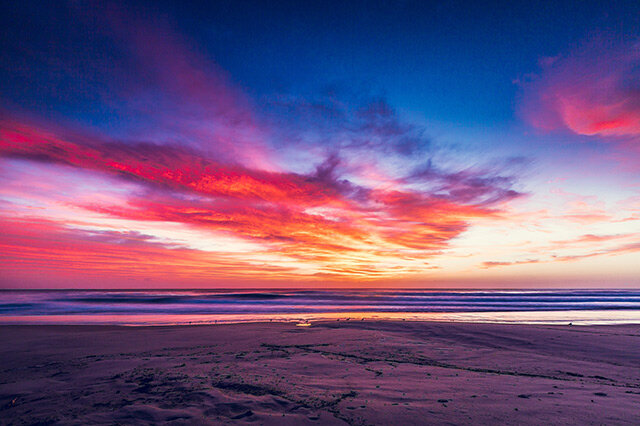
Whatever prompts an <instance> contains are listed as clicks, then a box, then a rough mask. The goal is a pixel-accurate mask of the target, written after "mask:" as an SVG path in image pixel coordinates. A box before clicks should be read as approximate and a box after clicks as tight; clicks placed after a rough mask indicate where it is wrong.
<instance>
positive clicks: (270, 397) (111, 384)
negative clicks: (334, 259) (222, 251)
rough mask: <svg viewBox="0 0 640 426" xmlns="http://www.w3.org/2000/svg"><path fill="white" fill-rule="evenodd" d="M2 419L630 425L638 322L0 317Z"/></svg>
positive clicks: (637, 387)
mask: <svg viewBox="0 0 640 426" xmlns="http://www.w3.org/2000/svg"><path fill="white" fill-rule="evenodd" d="M0 342H2V344H1V345H0V423H2V424H33V423H40V424H47V423H52V424H53V423H61V424H96V423H97V424H114V423H118V424H152V423H159V422H169V423H172V424H202V423H211V424H219V423H253V424H278V425H285V424H323V425H324V424H353V425H361V424H362V425H365V424H396V425H408V424H497V423H499V424H640V326H637V325H636V326H607V327H598V326H591V327H577V326H573V327H569V326H529V325H500V324H459V323H427V322H390V321H389V322H368V321H357V322H354V321H350V322H345V321H341V322H326V323H319V324H314V325H312V326H311V327H296V326H295V325H293V324H282V323H270V324H235V325H218V326H190V327H110V326H3V327H0Z"/></svg>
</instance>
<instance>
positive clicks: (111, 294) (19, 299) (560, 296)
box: [0, 289, 640, 325]
mask: <svg viewBox="0 0 640 426" xmlns="http://www.w3.org/2000/svg"><path fill="white" fill-rule="evenodd" d="M381 319H395V320H406V321H415V320H433V321H472V322H503V323H514V322H515V323H528V324H568V323H572V324H574V325H581V324H584V325H587V324H589V325H593V324H640V290H482V291H480V290H379V289H375V290H374V289H359V290H127V291H122V290H81V291H80V290H42V291H41V290H26V291H24V290H2V291H0V324H96V325H97V324H112V325H184V324H216V323H231V322H253V321H292V322H296V323H298V324H299V325H307V324H309V323H312V322H313V321H319V320H331V321H340V320H342V321H367V320H381Z"/></svg>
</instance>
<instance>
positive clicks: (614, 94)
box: [521, 39, 640, 143]
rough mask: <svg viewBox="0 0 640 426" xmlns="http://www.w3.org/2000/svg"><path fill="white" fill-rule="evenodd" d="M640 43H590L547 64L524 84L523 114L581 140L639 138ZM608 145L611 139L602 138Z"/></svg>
mask: <svg viewBox="0 0 640 426" xmlns="http://www.w3.org/2000/svg"><path fill="white" fill-rule="evenodd" d="M639 52H640V41H638V40H635V41H633V42H627V43H625V44H622V45H620V44H614V43H612V42H607V41H604V40H602V39H601V40H598V41H593V42H590V43H588V44H586V45H584V46H583V47H582V48H580V49H578V50H576V51H574V52H572V53H571V54H569V55H566V56H559V57H556V58H552V59H550V60H547V61H544V62H543V63H542V69H541V72H540V73H539V74H538V75H536V76H534V77H533V78H531V79H530V80H529V81H528V82H526V83H525V84H524V87H523V89H524V92H523V102H522V104H521V112H522V114H523V115H524V117H525V118H526V119H527V121H529V122H530V123H531V124H533V125H534V126H536V127H539V128H541V129H546V130H554V129H560V128H565V129H568V130H570V131H571V132H573V133H576V134H579V135H590V136H593V135H598V136H603V137H618V138H631V139H632V140H633V141H634V143H637V142H638V136H640V85H639V83H638V82H639V81H640V53H639ZM602 140H605V141H606V140H608V139H606V138H605V139H602Z"/></svg>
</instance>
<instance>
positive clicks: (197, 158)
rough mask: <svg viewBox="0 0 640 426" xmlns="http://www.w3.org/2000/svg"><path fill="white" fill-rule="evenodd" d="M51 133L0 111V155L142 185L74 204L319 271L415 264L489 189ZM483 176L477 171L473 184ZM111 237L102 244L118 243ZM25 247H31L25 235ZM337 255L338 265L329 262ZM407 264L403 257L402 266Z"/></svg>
mask: <svg viewBox="0 0 640 426" xmlns="http://www.w3.org/2000/svg"><path fill="white" fill-rule="evenodd" d="M60 133H61V132H48V131H43V130H41V129H40V128H38V127H34V126H30V125H26V124H24V123H20V122H16V121H15V120H11V119H5V120H4V121H2V122H0V156H4V157H19V158H25V159H28V160H32V161H41V162H48V163H52V164H63V165H66V166H72V167H75V168H79V169H83V170H85V171H91V172H96V173H102V174H107V175H112V176H117V177H121V178H123V179H127V180H132V181H134V182H138V183H139V184H140V185H141V191H142V192H141V193H137V194H133V193H132V194H129V195H128V201H127V204H126V205H125V206H122V205H117V206H116V205H108V204H104V202H102V203H99V204H98V203H93V204H86V203H85V204H83V205H81V206H80V207H83V208H85V209H87V210H92V211H95V212H99V213H101V214H105V215H108V216H111V217H117V218H125V219H131V220H136V221H154V222H176V223H182V224H186V225H188V226H192V227H195V228H198V229H201V230H205V231H206V230H209V231H215V232H226V233H230V234H232V235H235V236H237V237H241V238H244V239H250V240H254V241H258V242H260V243H261V244H264V245H266V246H268V247H270V248H271V249H273V250H274V251H275V252H276V253H279V254H281V255H283V256H287V257H289V258H291V259H296V260H297V261H299V262H302V263H305V262H309V263H311V264H313V265H314V268H316V269H317V268H320V270H322V271H323V272H322V273H323V274H324V275H326V274H329V275H331V274H342V275H345V276H348V275H358V276H365V277H370V278H371V277H376V276H379V275H384V274H385V273H389V270H387V269H386V267H384V266H380V265H379V266H374V263H375V262H372V258H376V259H378V263H380V260H381V259H387V260H392V259H396V260H399V261H407V262H409V263H410V262H411V261H418V260H419V262H420V263H421V265H424V260H420V259H424V257H428V256H429V255H430V254H433V253H436V252H438V251H439V250H441V249H442V248H444V247H446V246H447V245H448V243H449V241H450V240H451V239H452V238H455V237H457V236H458V235H460V234H461V233H462V232H463V231H464V230H465V229H466V228H467V226H468V221H469V220H470V219H471V218H477V217H487V216H493V215H495V214H496V210H495V207H493V204H494V203H495V202H496V200H495V199H494V200H490V201H477V200H476V201H475V202H470V199H469V198H470V197H469V196H468V194H466V193H464V194H461V195H460V198H459V199H456V193H455V192H453V191H452V192H450V193H449V194H447V195H446V196H441V195H434V194H430V193H428V192H417V191H414V190H409V189H403V188H402V187H399V186H398V187H395V188H391V189H384V190H382V189H370V188H364V187H358V186H355V185H353V184H350V183H349V182H347V181H344V180H342V181H339V180H338V178H337V177H336V176H333V174H332V173H328V174H327V173H325V175H323V176H322V177H320V176H319V175H318V173H316V174H314V175H309V176H306V175H300V174H295V173H279V172H266V171H261V170H256V169H251V168H247V167H245V166H241V165H233V164H223V163H220V162H218V161H215V160H213V159H210V158H208V157H207V156H206V155H205V154H203V153H202V152H198V151H196V150H194V149H191V148H180V147H177V146H167V145H153V144H125V143H120V142H106V141H103V140H100V139H95V138H89V137H86V136H83V135H77V134H76V135H66V136H65V137H63V136H62V135H61V134H60ZM490 183H491V181H490V180H487V181H483V187H486V186H489V185H490ZM498 183H502V182H501V181H500V182H498ZM488 190H490V189H488ZM471 201H473V200H471ZM67 202H69V203H72V204H74V202H73V200H67ZM76 204H77V203H76ZM51 232H53V234H54V235H52V236H51V237H50V238H51V240H52V241H54V240H57V239H58V237H59V235H60V232H58V231H55V230H54V231H51ZM114 241H115V240H112V245H119V244H118V243H116V242H114ZM122 241H123V242H126V241H130V238H124V239H122ZM143 243H146V242H144V241H143ZM25 244H26V243H25ZM120 245H122V244H120ZM15 246H16V247H17V246H18V245H17V244H16V245H15ZM91 247H94V246H91ZM91 247H90V249H91ZM101 247H102V246H101ZM13 250H16V249H15V248H14V249H13ZM25 250H26V251H30V250H32V248H31V247H30V246H29V244H26V247H25ZM82 250H84V249H78V250H77V251H78V252H81V251H82ZM55 253H57V254H56V255H55V256H59V258H60V259H61V262H66V261H68V259H70V258H69V256H70V254H69V255H67V254H64V253H62V251H56V252H55ZM162 253H163V254H162V255H163V256H167V255H169V254H170V253H176V255H180V256H182V254H181V253H180V254H178V253H177V252H176V249H175V248H174V249H171V250H168V249H167V248H163V249H162ZM189 253H190V254H189V256H192V254H191V252H189ZM380 253H383V254H382V255H381V254H380ZM55 256H52V257H50V258H49V261H50V262H53V261H54V258H55ZM152 256H156V254H152ZM198 256H200V255H198ZM345 259H348V262H347V263H348V266H346V265H344V264H343V265H336V262H343V261H345ZM415 268H416V266H415V265H413V266H412V265H409V264H407V265H406V266H403V271H404V272H407V271H415ZM400 272H402V271H394V273H400Z"/></svg>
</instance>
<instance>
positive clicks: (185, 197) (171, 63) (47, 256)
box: [0, 6, 522, 279]
mask: <svg viewBox="0 0 640 426" xmlns="http://www.w3.org/2000/svg"><path fill="white" fill-rule="evenodd" d="M78 13H79V16H81V17H84V18H85V19H89V20H91V21H96V22H97V23H96V31H98V32H101V33H103V35H104V37H105V38H106V39H108V40H110V43H112V44H113V45H114V46H115V47H114V50H115V51H117V52H120V54H121V55H122V56H123V57H124V58H123V59H122V60H121V61H119V62H118V65H119V66H118V67H116V69H115V70H114V75H112V76H110V78H108V79H106V80H105V81H104V83H105V84H107V83H108V88H109V89H111V90H110V91H111V92H112V93H113V95H112V96H113V99H112V100H114V99H115V100H114V103H113V104H112V105H111V107H112V108H115V109H116V110H118V111H119V115H120V116H128V115H129V114H130V115H131V116H134V117H135V120H132V121H134V122H135V124H134V125H131V126H129V127H126V126H125V127H124V128H123V129H120V131H119V132H113V131H111V130H112V129H110V128H106V129H103V128H100V126H87V127H83V126H81V125H78V124H75V125H73V126H72V125H70V124H69V121H65V120H59V121H57V122H56V124H55V125H53V124H52V122H51V121H50V120H46V119H44V118H41V117H38V116H27V115H20V114H18V113H15V112H7V111H2V112H1V113H0V165H4V166H6V170H3V179H11V178H12V177H13V178H14V179H16V180H19V179H20V176H21V175H20V172H21V171H20V170H11V167H12V166H14V164H15V159H20V160H21V161H23V162H28V163H29V164H40V165H47V167H50V168H60V169H64V170H65V173H67V174H71V175H73V174H74V173H75V176H76V177H77V180H78V181H80V180H83V179H85V178H86V176H87V175H90V176H92V177H95V179H97V180H99V179H101V178H104V179H105V181H108V183H109V184H113V185H115V186H118V187H120V188H121V191H120V192H119V193H118V196H117V197H112V198H111V199H110V198H109V197H98V196H96V197H94V196H84V197H78V196H77V194H78V193H81V192H82V191H83V190H86V189H83V188H81V187H80V185H79V182H74V179H67V180H60V182H61V184H64V185H69V186H73V190H69V191H66V189H67V188H59V189H56V190H53V191H50V190H49V189H48V188H49V187H50V186H47V188H45V189H40V190H39V191H38V193H37V194H36V193H35V192H34V191H33V190H32V189H30V188H26V187H24V186H23V187H19V186H17V185H13V186H12V191H14V192H13V193H12V194H7V193H4V194H3V193H2V191H0V196H2V195H5V196H7V197H9V198H12V199H13V198H16V197H18V198H21V201H20V202H22V203H23V204H30V202H31V201H34V200H36V199H37V201H38V203H39V204H41V205H46V206H47V207H50V206H51V205H56V206H59V205H64V206H67V207H68V206H71V207H69V208H73V209H74V210H73V212H74V214H77V215H79V214H81V213H79V212H82V214H86V215H87V216H89V215H91V217H92V218H94V222H93V226H94V227H95V226H96V223H95V221H97V220H103V221H105V222H109V223H111V224H112V223H113V221H114V220H124V221H128V222H127V223H130V222H135V223H144V224H146V225H148V226H157V227H162V226H163V224H166V223H177V224H181V225H184V226H185V227H189V228H190V229H193V230H195V231H197V232H198V233H199V235H202V238H209V237H211V238H214V237H212V235H221V234H228V235H231V236H234V237H237V238H239V239H242V240H247V241H250V242H252V243H256V244H257V245H258V246H259V247H265V250H266V251H269V252H271V254H273V255H274V256H275V257H268V259H269V261H271V262H274V263H273V265H271V266H265V265H263V266H259V267H256V268H254V269H252V270H255V273H253V272H252V273H251V274H248V275H247V276H249V275H250V276H252V277H253V276H259V275H260V274H261V273H264V274H266V275H269V274H274V275H278V276H279V277H280V278H283V277H298V278H300V277H303V278H306V277H311V276H316V277H327V276H338V277H347V278H348V277H358V278H363V279H365V278H376V277H382V276H391V275H393V276H396V275H400V274H409V273H416V272H420V271H423V270H425V269H430V268H435V266H432V265H429V264H427V263H426V259H429V258H430V257H433V256H435V255H437V254H440V253H441V252H442V250H443V249H444V248H446V247H447V246H448V245H449V244H450V242H451V241H452V240H453V239H455V238H456V237H458V236H459V235H461V234H462V233H463V232H464V231H465V230H467V229H468V227H469V226H470V223H471V221H472V220H474V219H476V218H482V217H498V216H499V213H500V209H501V208H502V205H503V203H505V202H507V201H509V200H512V199H514V198H516V197H519V196H521V195H522V194H521V193H520V192H518V191H516V190H515V189H514V186H515V184H516V178H515V175H512V174H510V173H506V172H505V170H506V169H505V168H504V167H503V166H495V167H485V168H479V167H462V166H461V167H459V168H457V169H456V168H455V167H452V166H450V167H448V168H446V167H444V166H440V165H438V164H436V163H437V161H435V160H433V159H432V160H431V162H429V164H428V166H424V167H420V166H419V164H424V162H425V158H431V150H432V141H431V139H430V138H429V137H428V136H427V132H426V129H425V128H424V126H421V125H418V124H415V123H411V122H409V121H407V120H404V119H403V118H402V117H401V116H400V114H399V113H398V112H397V111H395V110H394V109H393V108H392V107H391V106H390V105H389V104H388V103H387V102H386V101H385V100H384V99H383V98H381V97H372V96H350V95H338V94H337V93H336V92H333V93H327V94H326V95H324V96H320V97H317V98H309V99H307V98H303V97H299V96H296V97H274V98H270V99H268V100H267V101H266V102H263V103H262V104H259V103H255V102H253V101H252V100H250V99H249V98H248V97H247V96H246V95H245V94H244V92H243V91H242V90H241V89H240V88H239V87H238V86H237V85H235V84H234V83H233V81H232V80H231V78H230V77H229V76H228V75H227V74H226V73H225V72H224V70H222V69H220V68H219V67H218V66H217V65H216V64H215V63H214V62H213V61H212V60H210V59H209V58H207V57H206V55H204V54H202V53H199V52H198V51H197V49H196V48H194V47H193V45H192V44H191V43H190V42H189V41H188V40H185V39H184V38H183V37H181V36H180V35H178V34H177V33H176V32H175V31H173V30H172V28H171V25H170V24H168V23H167V22H166V21H164V20H162V19H159V18H153V17H152V18H148V17H147V16H146V15H145V14H144V13H142V12H140V11H134V12H132V13H129V12H127V13H124V12H123V11H122V10H118V9H116V8H112V7H110V6H108V7H106V8H104V9H100V10H99V11H98V12H96V11H87V10H83V9H82V8H80V9H79V12H78ZM83 14H86V15H83ZM102 15H104V16H102ZM116 47H117V48H116ZM80 71H81V70H79V69H72V70H70V74H72V75H73V74H74V72H75V77H76V78H77V79H80V80H81V79H82V78H83V76H82V73H81V72H80ZM121 73H126V74H127V75H128V77H127V78H126V79H125V83H122V84H120V83H118V81H119V79H118V78H115V77H117V76H118V75H120V74H121ZM302 158H303V159H304V162H303V161H300V159H302ZM74 171H75V172H74ZM411 171H413V172H411ZM61 174H62V173H61ZM105 185H106V183H105V182H102V184H101V186H99V188H103V187H104V186H105ZM20 191H22V193H21V194H20V193H19V192H20ZM16 192H18V193H16ZM68 194H73V196H70V195H68ZM45 199H48V201H49V203H47V202H45V201H43V200H45ZM25 200H26V201H25ZM33 204H35V203H33ZM12 206H13V204H8V205H7V206H5V207H0V208H2V210H0V213H2V214H3V217H4V219H6V221H7V222H6V223H9V221H11V220H13V221H14V225H15V224H17V223H22V224H23V225H22V226H23V227H24V228H25V229H24V230H23V231H22V232H17V231H13V232H11V233H9V234H7V235H11V236H10V237H9V236H3V237H2V241H3V242H4V243H6V248H7V250H8V252H7V253H11V254H10V255H9V254H7V256H8V258H10V259H13V260H16V261H19V262H23V264H24V265H27V264H28V265H30V266H29V267H33V268H36V269H37V268H38V266H37V265H38V254H37V253H38V252H41V253H43V254H42V259H41V260H42V263H41V265H42V268H43V270H45V269H51V268H62V269H65V270H70V269H73V268H76V269H82V268H86V269H87V270H88V271H93V270H94V269H95V270H96V271H105V270H112V271H116V270H117V271H118V274H126V273H127V272H126V271H127V268H129V267H131V265H132V264H133V263H134V262H135V263H136V266H135V268H134V269H133V272H132V274H134V275H135V274H138V272H137V271H140V272H139V274H140V276H142V275H144V273H143V270H148V269H149V268H150V267H151V266H149V267H144V266H142V265H143V264H144V262H145V257H148V260H149V262H148V263H149V265H158V264H160V263H162V262H166V264H167V265H168V266H167V267H164V268H163V267H161V268H159V271H164V272H165V273H170V272H171V271H173V272H175V273H176V274H178V275H180V276H183V275H185V274H187V273H188V269H189V268H194V271H195V272H194V274H200V275H201V276H203V277H206V276H210V275H211V276H215V277H220V276H229V277H237V276H239V275H241V272H242V270H247V269H248V268H253V266H254V265H255V264H256V262H254V261H253V260H252V259H253V258H261V259H264V258H265V253H263V252H260V253H257V252H255V251H253V252H246V253H243V255H240V254H238V253H235V254H233V256H231V255H229V256H225V255H224V254H220V253H216V254H215V255H213V254H211V253H206V252H204V251H202V250H194V249H193V247H187V246H184V245H181V243H180V244H179V243H176V244H177V245H176V244H172V243H170V242H166V241H162V242H160V241H157V240H155V239H154V238H152V237H150V236H148V235H147V234H143V233H138V232H135V231H130V230H127V229H121V230H115V231H109V232H106V231H104V230H100V229H96V230H93V231H91V230H87V229H78V228H77V226H78V224H77V219H78V217H66V218H61V217H59V216H60V215H62V214H63V213H61V212H63V210H60V211H59V212H58V213H57V214H58V217H55V218H53V217H51V216H49V217H48V216H47V208H44V209H43V211H42V212H41V213H40V216H37V217H36V216H33V217H32V218H31V219H30V220H29V221H25V222H20V220H19V219H18V216H19V215H20V214H21V213H22V212H23V210H25V209H26V207H25V208H24V209H21V210H20V212H19V211H18V209H17V208H14V207H12ZM64 211H66V210H64ZM49 214H50V215H52V214H53V213H52V212H49ZM95 217H99V218H100V219H95ZM38 218H39V219H38ZM39 220H40V221H41V222H38V221H39ZM6 226H7V227H10V226H12V225H8V224H7V225H6ZM74 226H76V228H74ZM38 235H39V236H38ZM65 244H66V245H65ZM47 247H49V249H47ZM82 253H86V254H87V256H86V257H85V258H84V259H85V260H82ZM127 256H129V257H127ZM172 256H175V259H170V258H171V257H172ZM125 258H126V259H131V260H126V261H125V260H124V259H125ZM109 259H111V260H112V261H113V263H112V265H110V266H109V265H107V263H108V262H109ZM118 259H120V260H118ZM181 259H182V260H181ZM207 262H210V265H209V264H207ZM214 266H215V267H218V266H219V268H218V269H217V271H218V272H215V273H214V272H212V269H211V268H212V267H214ZM25 267H26V266H25ZM180 268H184V270H180V271H178V269H180ZM150 274H152V275H153V276H157V275H158V274H160V272H158V273H156V272H150ZM265 279H266V278H265Z"/></svg>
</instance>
